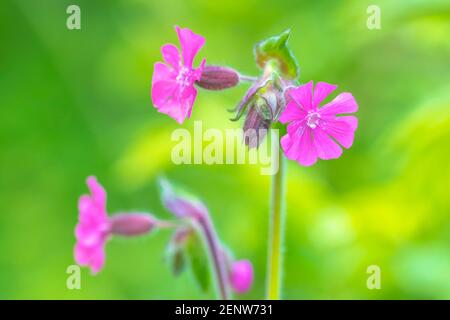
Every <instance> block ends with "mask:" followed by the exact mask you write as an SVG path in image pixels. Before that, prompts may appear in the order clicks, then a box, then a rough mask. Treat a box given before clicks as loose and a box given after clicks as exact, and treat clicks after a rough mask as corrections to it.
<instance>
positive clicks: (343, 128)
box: [323, 116, 358, 149]
mask: <svg viewBox="0 0 450 320" xmlns="http://www.w3.org/2000/svg"><path fill="white" fill-rule="evenodd" d="M357 127H358V119H357V118H356V117H354V116H345V117H338V118H336V119H334V120H329V121H327V125H326V127H325V128H323V129H324V131H325V132H326V133H328V134H329V135H330V136H332V137H333V138H334V139H336V141H337V142H339V143H340V144H341V145H342V146H343V147H344V148H347V149H348V148H350V147H351V146H352V144H353V139H354V138H355V131H356V128H357Z"/></svg>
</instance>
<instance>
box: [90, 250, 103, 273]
mask: <svg viewBox="0 0 450 320" xmlns="http://www.w3.org/2000/svg"><path fill="white" fill-rule="evenodd" d="M90 265H91V272H92V273H93V274H96V273H98V272H100V270H101V269H103V266H104V265H105V248H104V246H99V247H98V248H96V250H95V251H94V252H93V253H92V257H91V263H90Z"/></svg>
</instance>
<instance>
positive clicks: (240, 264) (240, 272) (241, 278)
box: [230, 260, 253, 293]
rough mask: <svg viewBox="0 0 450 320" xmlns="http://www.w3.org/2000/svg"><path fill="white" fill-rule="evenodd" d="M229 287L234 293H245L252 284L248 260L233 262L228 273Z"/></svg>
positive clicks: (251, 269)
mask: <svg viewBox="0 0 450 320" xmlns="http://www.w3.org/2000/svg"><path fill="white" fill-rule="evenodd" d="M230 282H231V287H232V288H233V290H234V291H235V292H236V293H245V292H247V291H248V290H249V289H250V288H251V286H252V284H253V265H252V263H251V262H250V261H248V260H239V261H235V262H233V264H232V266H231V272H230Z"/></svg>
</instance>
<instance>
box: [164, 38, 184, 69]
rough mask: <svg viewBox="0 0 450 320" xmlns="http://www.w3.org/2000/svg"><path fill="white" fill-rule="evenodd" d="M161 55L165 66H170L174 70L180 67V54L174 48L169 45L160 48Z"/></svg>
mask: <svg viewBox="0 0 450 320" xmlns="http://www.w3.org/2000/svg"><path fill="white" fill-rule="evenodd" d="M161 53H162V55H163V58H164V61H165V62H166V63H167V64H169V65H171V66H172V67H173V68H174V69H178V68H179V67H180V52H179V51H178V48H177V47H176V46H174V45H173V44H170V43H169V44H165V45H163V46H162V47H161Z"/></svg>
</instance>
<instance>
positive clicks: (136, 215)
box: [75, 176, 160, 274]
mask: <svg viewBox="0 0 450 320" xmlns="http://www.w3.org/2000/svg"><path fill="white" fill-rule="evenodd" d="M87 185H88V187H89V190H90V191H91V194H90V195H82V196H81V197H80V200H79V201H78V210H79V215H78V224H77V226H76V227H75V237H76V239H77V243H76V244H75V261H76V262H77V263H78V264H79V265H81V266H87V267H90V268H91V271H92V273H94V274H95V273H97V272H99V271H100V270H101V269H102V268H103V265H104V264H105V245H106V242H107V241H108V239H109V238H110V236H111V235H119V236H123V237H132V236H139V235H143V234H147V233H149V232H151V231H152V230H153V229H154V228H156V227H158V226H160V222H159V221H158V220H156V219H155V218H154V217H153V216H152V215H151V214H149V213H143V212H131V213H120V214H116V215H113V216H111V217H108V214H107V213H106V192H105V189H103V187H102V186H101V185H100V184H99V183H98V182H97V179H96V178H95V177H92V176H91V177H88V178H87Z"/></svg>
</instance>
